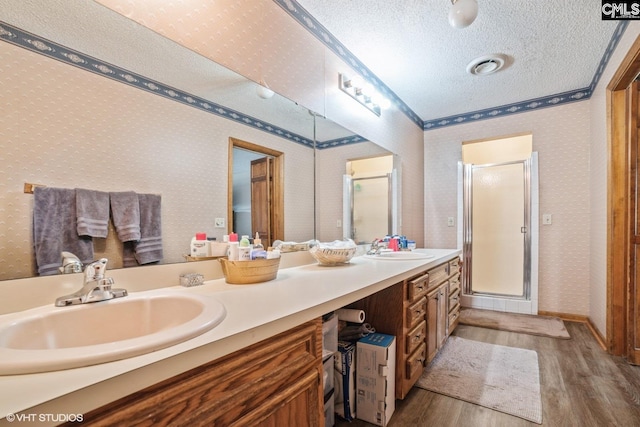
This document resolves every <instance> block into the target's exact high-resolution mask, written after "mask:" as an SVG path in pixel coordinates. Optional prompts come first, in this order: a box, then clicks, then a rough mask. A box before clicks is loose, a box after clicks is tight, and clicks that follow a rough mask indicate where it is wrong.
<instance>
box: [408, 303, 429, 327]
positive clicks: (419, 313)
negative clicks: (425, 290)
mask: <svg viewBox="0 0 640 427" xmlns="http://www.w3.org/2000/svg"><path fill="white" fill-rule="evenodd" d="M426 312H427V298H426V297H422V298H420V299H419V300H418V301H417V302H414V303H413V304H411V305H410V306H409V307H407V311H406V316H405V318H406V324H407V325H408V327H409V328H410V327H412V326H413V325H415V324H417V323H418V322H420V321H421V320H424V315H425V313H426Z"/></svg>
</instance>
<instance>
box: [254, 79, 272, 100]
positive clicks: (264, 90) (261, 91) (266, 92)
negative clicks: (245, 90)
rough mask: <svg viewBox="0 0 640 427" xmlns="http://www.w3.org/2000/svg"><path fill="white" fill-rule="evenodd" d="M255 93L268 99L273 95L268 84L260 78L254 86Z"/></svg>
mask: <svg viewBox="0 0 640 427" xmlns="http://www.w3.org/2000/svg"><path fill="white" fill-rule="evenodd" d="M256 93H257V94H258V96H259V97H260V98H262V99H269V98H271V97H272V96H273V95H274V92H273V91H272V90H271V89H269V86H268V85H267V83H266V82H265V81H264V80H260V83H258V86H257V87H256Z"/></svg>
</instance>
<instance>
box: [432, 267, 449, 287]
mask: <svg viewBox="0 0 640 427" xmlns="http://www.w3.org/2000/svg"><path fill="white" fill-rule="evenodd" d="M448 277H449V264H448V263H446V262H445V263H444V264H441V265H439V266H437V267H436V268H432V269H431V270H429V287H431V288H432V287H434V286H437V285H439V284H440V283H442V282H444V281H445V280H447V278H448Z"/></svg>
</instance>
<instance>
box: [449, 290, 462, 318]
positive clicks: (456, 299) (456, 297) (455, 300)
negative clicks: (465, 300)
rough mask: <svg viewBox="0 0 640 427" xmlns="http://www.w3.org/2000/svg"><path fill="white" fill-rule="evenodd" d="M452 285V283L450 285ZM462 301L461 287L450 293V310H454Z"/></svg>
mask: <svg viewBox="0 0 640 427" xmlns="http://www.w3.org/2000/svg"><path fill="white" fill-rule="evenodd" d="M449 286H451V285H449ZM459 303H460V288H458V289H456V290H455V291H453V292H451V293H450V294H449V312H451V311H453V309H454V308H455V307H456V306H457V305H458V304H459Z"/></svg>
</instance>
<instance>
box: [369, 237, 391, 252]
mask: <svg viewBox="0 0 640 427" xmlns="http://www.w3.org/2000/svg"><path fill="white" fill-rule="evenodd" d="M386 248H387V242H385V241H384V240H380V239H374V240H373V242H371V248H370V249H369V250H368V251H367V255H380V251H381V250H382V249H386Z"/></svg>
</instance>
